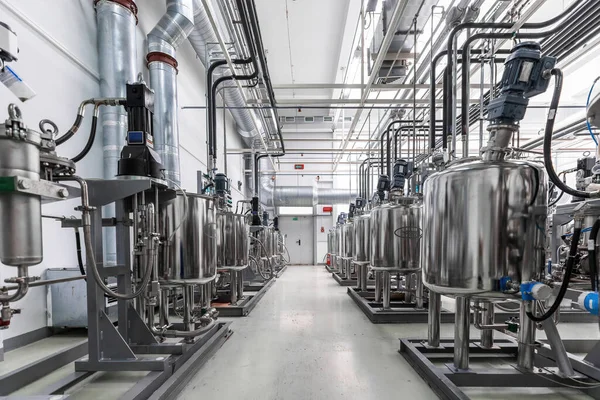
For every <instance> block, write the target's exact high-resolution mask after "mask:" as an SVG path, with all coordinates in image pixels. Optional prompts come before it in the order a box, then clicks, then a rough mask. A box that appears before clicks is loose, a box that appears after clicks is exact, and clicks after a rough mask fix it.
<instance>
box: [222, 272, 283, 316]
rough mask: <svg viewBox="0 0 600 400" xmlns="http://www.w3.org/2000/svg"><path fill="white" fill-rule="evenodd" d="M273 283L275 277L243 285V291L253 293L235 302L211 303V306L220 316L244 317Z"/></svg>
mask: <svg viewBox="0 0 600 400" xmlns="http://www.w3.org/2000/svg"><path fill="white" fill-rule="evenodd" d="M274 283H275V279H269V280H268V281H266V282H264V283H263V284H262V285H257V284H253V285H249V286H245V287H244V291H245V292H254V293H253V294H247V295H245V296H244V298H243V299H242V300H241V301H238V302H237V303H236V304H224V305H214V303H213V307H214V308H215V309H217V311H219V315H220V316H222V317H246V316H248V314H250V312H251V311H252V310H253V309H254V307H256V305H257V304H258V302H259V301H260V299H262V297H263V296H264V295H265V293H267V291H268V290H269V289H270V288H271V286H273V284H274Z"/></svg>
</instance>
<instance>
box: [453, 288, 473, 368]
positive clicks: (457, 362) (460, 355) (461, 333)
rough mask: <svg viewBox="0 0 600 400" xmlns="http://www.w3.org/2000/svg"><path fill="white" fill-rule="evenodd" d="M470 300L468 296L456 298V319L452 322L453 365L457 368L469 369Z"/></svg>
mask: <svg viewBox="0 0 600 400" xmlns="http://www.w3.org/2000/svg"><path fill="white" fill-rule="evenodd" d="M469 303H470V300H469V298H468V297H457V298H456V319H455V322H454V367H455V368H456V369H458V370H467V369H469V328H470V316H471V315H470V311H469Z"/></svg>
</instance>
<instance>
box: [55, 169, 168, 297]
mask: <svg viewBox="0 0 600 400" xmlns="http://www.w3.org/2000/svg"><path fill="white" fill-rule="evenodd" d="M60 179H61V180H63V181H76V182H77V183H78V184H79V185H80V186H81V204H82V206H83V211H82V217H81V220H82V225H83V242H84V245H85V258H86V261H87V265H88V269H91V270H92V276H93V277H94V280H95V281H96V284H98V287H99V288H100V289H101V290H102V291H103V292H104V293H105V294H106V295H107V296H109V297H113V298H116V299H121V300H132V299H135V298H136V297H139V296H140V295H142V294H143V293H144V291H145V290H146V287H147V286H148V284H149V283H150V279H151V278H152V261H153V260H154V257H155V254H154V253H155V252H156V248H155V246H154V241H153V240H151V241H150V243H151V245H150V246H149V247H151V249H150V250H149V251H148V253H150V254H148V256H147V260H148V261H147V263H146V264H147V265H146V272H145V275H144V278H143V280H142V283H141V285H140V287H139V288H138V289H137V290H136V291H135V292H134V293H130V294H125V293H117V292H115V291H113V290H112V289H110V288H109V287H108V286H106V284H105V283H104V279H103V278H102V277H101V276H100V273H99V272H98V268H97V266H96V256H95V255H94V247H93V244H92V224H91V221H90V220H91V218H90V209H91V207H90V204H89V195H88V188H87V183H86V182H85V180H84V179H82V178H81V177H79V176H75V175H73V176H70V177H61V178H60Z"/></svg>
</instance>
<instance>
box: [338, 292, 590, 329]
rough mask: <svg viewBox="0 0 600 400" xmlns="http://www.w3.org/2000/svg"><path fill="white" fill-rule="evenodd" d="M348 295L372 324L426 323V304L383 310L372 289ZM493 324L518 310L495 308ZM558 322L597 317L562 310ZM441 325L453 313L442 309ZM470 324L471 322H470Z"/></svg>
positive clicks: (401, 304) (450, 320)
mask: <svg viewBox="0 0 600 400" xmlns="http://www.w3.org/2000/svg"><path fill="white" fill-rule="evenodd" d="M348 295H349V296H350V297H351V298H352V300H354V302H355V303H356V304H357V305H358V307H359V308H360V309H361V310H362V311H363V312H364V313H365V315H366V316H367V317H368V318H369V320H370V321H371V322H373V323H374V324H404V323H427V322H428V320H427V312H428V311H427V303H425V304H424V305H423V308H424V309H422V310H419V309H415V308H414V304H407V303H405V302H403V301H391V302H390V306H391V309H389V310H384V309H383V305H382V303H381V302H375V293H374V290H373V289H369V290H367V291H366V292H361V291H359V290H357V289H356V288H353V287H349V288H348ZM494 317H495V318H494V322H496V323H502V322H505V321H507V320H508V319H510V318H519V310H518V309H515V311H514V312H509V311H502V310H500V309H498V308H496V310H495V312H494ZM560 321H561V322H567V323H595V322H597V321H598V320H597V317H596V316H594V315H591V314H589V313H587V312H583V311H580V310H567V311H565V310H562V311H561V312H560ZM441 322H442V323H454V312H452V311H449V310H446V309H442V316H441ZM471 322H472V321H471Z"/></svg>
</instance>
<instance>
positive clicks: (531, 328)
mask: <svg viewBox="0 0 600 400" xmlns="http://www.w3.org/2000/svg"><path fill="white" fill-rule="evenodd" d="M519 322H520V324H521V325H520V329H519V338H518V342H519V348H518V351H519V354H518V356H517V367H518V368H521V369H523V370H527V371H532V370H533V359H534V357H535V354H534V351H533V350H534V346H533V345H534V342H535V322H533V321H532V320H530V319H529V317H527V313H526V305H525V302H521V308H520V310H519Z"/></svg>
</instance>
